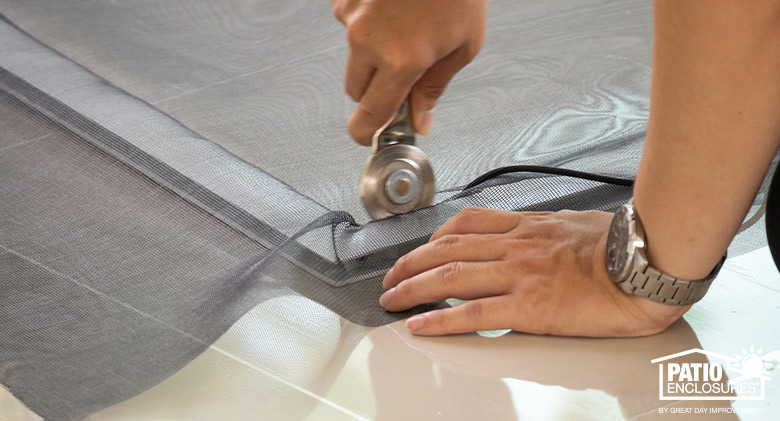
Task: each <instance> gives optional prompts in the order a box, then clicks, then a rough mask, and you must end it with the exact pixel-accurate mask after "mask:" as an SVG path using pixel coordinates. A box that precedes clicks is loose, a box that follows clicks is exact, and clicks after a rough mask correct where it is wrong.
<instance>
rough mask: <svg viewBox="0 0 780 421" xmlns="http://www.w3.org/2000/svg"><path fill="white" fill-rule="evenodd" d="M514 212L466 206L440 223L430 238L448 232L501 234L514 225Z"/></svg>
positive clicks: (434, 238) (441, 235) (436, 237)
mask: <svg viewBox="0 0 780 421" xmlns="http://www.w3.org/2000/svg"><path fill="white" fill-rule="evenodd" d="M515 213H516V212H508V211H499V210H493V209H484V208H466V209H463V210H462V211H460V212H458V213H457V214H456V215H455V216H453V217H452V218H450V219H448V220H447V222H445V223H444V224H442V226H440V227H439V229H437V230H436V231H434V233H433V235H431V238H430V240H428V241H436V240H437V239H439V238H441V237H443V236H445V235H449V234H503V233H505V232H509V231H510V230H512V228H514V227H515V225H516V221H515V220H514V216H515V215H514V214H515Z"/></svg>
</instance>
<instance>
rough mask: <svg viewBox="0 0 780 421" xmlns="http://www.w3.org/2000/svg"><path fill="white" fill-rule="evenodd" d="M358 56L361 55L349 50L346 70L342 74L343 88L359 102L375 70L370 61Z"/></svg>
mask: <svg viewBox="0 0 780 421" xmlns="http://www.w3.org/2000/svg"><path fill="white" fill-rule="evenodd" d="M359 57H361V56H360V55H359V54H355V53H354V52H353V51H352V50H350V52H349V55H348V56H347V70H346V72H345V74H344V90H345V91H346V92H347V95H349V97H350V98H352V100H353V101H355V102H360V99H361V98H362V97H363V94H364V93H365V92H366V88H367V87H368V84H369V82H371V78H372V77H373V76H374V73H375V72H376V68H375V67H374V66H373V65H371V63H370V62H368V61H366V60H365V59H361V58H359Z"/></svg>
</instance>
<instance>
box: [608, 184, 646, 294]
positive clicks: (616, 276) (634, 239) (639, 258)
mask: <svg viewBox="0 0 780 421" xmlns="http://www.w3.org/2000/svg"><path fill="white" fill-rule="evenodd" d="M621 222H623V224H624V226H625V227H626V228H625V229H620V232H619V233H618V235H621V236H625V237H626V238H625V248H624V249H623V250H622V253H621V256H622V257H621V261H622V269H621V270H619V271H617V270H615V268H614V266H613V265H612V262H610V260H611V251H613V250H614V248H616V247H618V244H614V243H615V242H616V240H619V239H618V238H614V235H615V234H616V232H615V231H616V229H618V228H619V225H620V223H621ZM646 246H647V242H646V241H645V232H644V227H643V226H642V222H641V220H640V219H639V215H638V214H637V212H636V210H635V209H634V200H633V199H632V200H630V201H629V202H628V203H626V204H625V205H623V206H621V207H620V209H619V210H618V212H616V213H615V216H614V217H613V218H612V223H611V224H610V228H609V233H608V238H607V252H606V263H607V273H609V276H610V279H612V281H613V282H615V283H620V282H623V281H625V280H626V279H627V278H628V277H629V276H630V275H631V274H632V273H634V272H635V271H643V270H644V269H645V268H646V267H647V265H648V263H647V257H646V256H645V248H646Z"/></svg>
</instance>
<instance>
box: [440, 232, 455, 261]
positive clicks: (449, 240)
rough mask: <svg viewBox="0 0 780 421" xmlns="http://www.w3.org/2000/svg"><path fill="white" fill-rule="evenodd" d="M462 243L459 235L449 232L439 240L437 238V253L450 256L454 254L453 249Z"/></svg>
mask: <svg viewBox="0 0 780 421" xmlns="http://www.w3.org/2000/svg"><path fill="white" fill-rule="evenodd" d="M459 243H460V238H459V237H458V236H457V235H452V234H448V235H445V236H443V237H441V238H439V239H438V240H436V242H435V244H436V253H438V254H439V255H440V256H450V255H452V254H453V250H454V249H455V248H456V247H457V246H458V244H459Z"/></svg>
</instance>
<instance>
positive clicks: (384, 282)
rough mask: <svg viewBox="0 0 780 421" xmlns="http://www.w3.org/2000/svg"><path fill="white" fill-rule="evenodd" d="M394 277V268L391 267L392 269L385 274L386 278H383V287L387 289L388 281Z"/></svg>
mask: <svg viewBox="0 0 780 421" xmlns="http://www.w3.org/2000/svg"><path fill="white" fill-rule="evenodd" d="M392 279H393V268H390V270H388V271H387V273H386V274H385V278H384V279H382V288H384V289H387V285H389V284H388V281H390V280H392Z"/></svg>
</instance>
